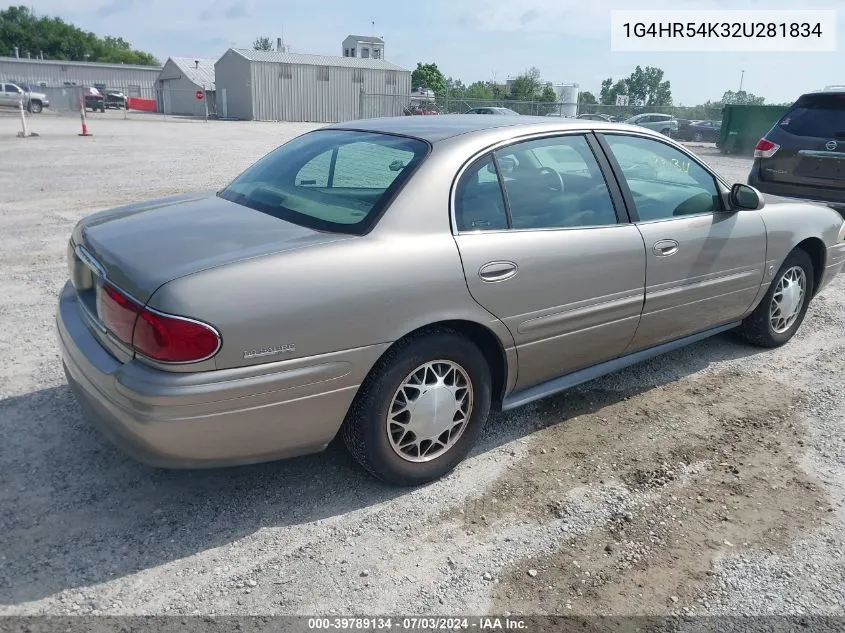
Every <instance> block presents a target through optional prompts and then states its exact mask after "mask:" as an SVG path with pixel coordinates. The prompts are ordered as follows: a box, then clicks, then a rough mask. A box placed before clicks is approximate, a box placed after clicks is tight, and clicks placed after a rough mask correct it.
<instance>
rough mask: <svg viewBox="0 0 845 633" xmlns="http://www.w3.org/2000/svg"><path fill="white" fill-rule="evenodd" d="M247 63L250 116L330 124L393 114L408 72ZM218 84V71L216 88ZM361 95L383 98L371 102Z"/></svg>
mask: <svg viewBox="0 0 845 633" xmlns="http://www.w3.org/2000/svg"><path fill="white" fill-rule="evenodd" d="M250 63H251V65H252V72H251V73H250V75H251V80H252V82H251V84H252V85H251V86H250V90H251V92H252V99H253V104H254V105H253V118H254V119H256V120H258V121H306V122H314V123H333V122H338V121H350V120H353V119H360V118H364V117H368V116H369V117H371V116H392V115H398V114H401V105H399V104H400V103H401V99H402V97H404V96H405V95H408V96H410V94H411V73H410V72H409V71H393V70H375V69H371V68H347V67H339V66H316V65H311V64H280V63H278V62H262V61H253V62H250ZM220 82H221V78H220V76H219V75H218V76H217V85H218V89H219V87H220V85H221V83H220ZM362 89H363V91H364V95H363V96H362V94H361V91H362ZM367 95H385V98H384V99H376V100H375V101H374V100H373V99H372V98H366V96H367ZM374 104H375V105H374ZM381 106H383V109H382V107H381Z"/></svg>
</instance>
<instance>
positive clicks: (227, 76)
mask: <svg viewBox="0 0 845 633" xmlns="http://www.w3.org/2000/svg"><path fill="white" fill-rule="evenodd" d="M249 65H250V62H249V60H248V59H246V58H245V57H244V56H243V55H239V54H238V53H236V52H234V51H232V50H229V51H228V52H226V53H225V54H224V55H223V57H221V58H220V59H218V60H217V63H216V64H214V85H215V86H216V87H217V94H216V95H215V97H216V100H217V116H218V117H220V118H224V119H225V118H229V119H242V120H244V121H249V120H251V119H253V118H254V116H253V113H252V91H251V90H250V80H249Z"/></svg>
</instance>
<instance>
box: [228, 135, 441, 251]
mask: <svg viewBox="0 0 845 633" xmlns="http://www.w3.org/2000/svg"><path fill="white" fill-rule="evenodd" d="M427 153H428V145H427V144H426V143H425V142H424V141H421V140H418V139H413V138H408V137H404V136H392V135H388V134H379V133H371V132H356V131H347V130H318V131H316V132H311V133H308V134H304V135H303V136H300V137H298V138H295V139H293V140H292V141H290V142H288V143H285V144H284V145H282V146H281V147H279V148H277V149H276V150H275V151H273V152H271V153H270V154H268V155H267V156H265V157H264V158H262V159H261V160H260V161H258V162H257V163H255V164H254V165H253V166H252V167H250V168H249V169H247V170H246V171H245V172H244V173H242V174H241V175H240V176H238V177H237V178H236V179H235V180H234V181H233V182H232V183H231V184H230V185H229V186H228V187H226V188H225V189H224V190H222V191H221V192H220V193H219V194H218V195H219V196H220V197H221V198H225V199H226V200H231V201H232V202H236V203H238V204H241V205H243V206H245V207H249V208H251V209H255V210H257V211H261V212H263V213H268V214H270V215H274V216H276V217H278V218H280V219H282V220H286V221H288V222H293V223H295V224H300V225H302V226H307V227H309V228H313V229H316V230H321V231H331V232H337V233H351V234H355V235H361V234H363V233H365V232H367V231H368V230H369V229H370V228H371V227H372V226H373V225H374V224H375V222H376V221H377V220H378V217H379V216H380V215H381V211H382V210H383V209H384V207H385V206H386V205H387V204H388V203H389V202H390V199H391V198H392V197H393V195H394V194H395V192H396V191H398V188H399V187H401V186H402V183H403V182H405V181H406V180H407V179H408V178H409V177H410V175H411V173H413V171H414V170H415V169H416V167H417V166H418V165H419V163H420V162H421V161H422V160H423V159H424V158H425V156H426V155H427Z"/></svg>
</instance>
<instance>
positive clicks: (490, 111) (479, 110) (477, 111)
mask: <svg viewBox="0 0 845 633" xmlns="http://www.w3.org/2000/svg"><path fill="white" fill-rule="evenodd" d="M464 114H499V115H504V116H513V115H517V116H520V114H519V112H516V111H515V110H511V109H510V108H472V109H471V110H467V111H466V112H465V113H464Z"/></svg>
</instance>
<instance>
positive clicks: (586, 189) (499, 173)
mask: <svg viewBox="0 0 845 633" xmlns="http://www.w3.org/2000/svg"><path fill="white" fill-rule="evenodd" d="M596 152H598V154H596ZM600 165H604V166H605V169H608V167H607V162H606V160H605V159H604V157H603V156H602V155H601V150H600V149H599V147H598V145H597V144H596V143H595V139H594V138H593V137H591V138H590V139H589V140H588V137H587V136H586V135H584V134H568V135H558V136H552V137H545V138H537V139H533V140H525V141H520V142H517V143H513V144H510V145H507V146H505V147H501V148H499V149H497V150H495V151H493V152H490V153H487V154H484V155H483V156H481V157H479V158H477V159H476V160H475V161H474V162H473V163H471V164H470V165H469V166H468V167H467V168H466V169H465V170H464V172H463V173H462V174H461V175H460V177H459V180H458V183H457V186H456V188H455V198H454V207H453V213H454V216H453V219H454V229H455V240H456V242H457V245H458V248H459V250H460V254H461V259H462V261H463V265H464V273H465V275H466V281H467V286H468V288H469V291H470V293H471V294H472V296H473V297H474V299H475V300H476V301H477V302H478V303H479V304H481V305H482V306H483V307H484V308H486V309H487V310H488V311H489V312H490V313H491V314H493V315H494V316H496V317H498V318H499V319H500V320H501V321H503V322H504V323H505V325H506V326H507V327H508V329H509V330H510V332H511V333H512V335H513V338H514V341H515V342H516V348H517V355H518V364H519V367H518V376H517V383H516V389H517V390H520V389H523V388H527V387H530V386H532V385H536V384H539V383H542V382H544V381H547V380H550V379H553V378H555V377H558V376H560V375H563V374H566V373H569V372H571V371H575V370H577V369H580V368H582V367H586V366H589V365H593V364H596V363H599V362H601V361H604V360H608V359H611V358H613V357H615V356H618V355H619V354H621V353H622V351H623V350H624V349H625V348H626V347H627V346H628V344H629V343H630V341H631V340H632V338H633V336H634V333H635V331H636V328H637V323H638V322H639V318H640V312H641V309H642V303H643V294H644V282H645V251H644V247H643V241H642V237H641V236H640V233H639V231H638V230H637V229H636V227H634V226H633V225H632V224H630V223H628V222H627V218H626V216H625V215H624V209H623V205H622V202H621V197H620V196H619V192H618V189H617V188H616V185H615V183H613V184H612V185H611V186H609V185H608V183H607V182H606V180H605V177H604V174H603V170H602V168H601V167H600Z"/></svg>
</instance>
